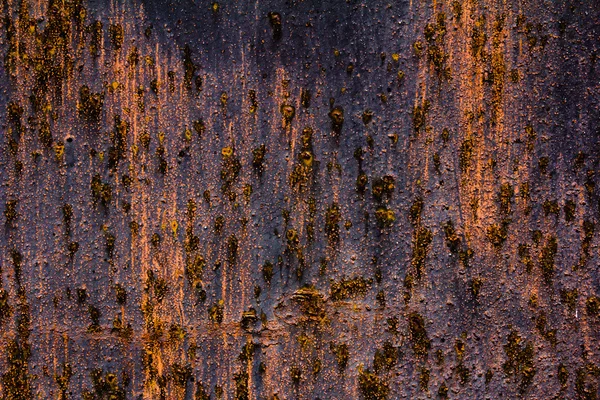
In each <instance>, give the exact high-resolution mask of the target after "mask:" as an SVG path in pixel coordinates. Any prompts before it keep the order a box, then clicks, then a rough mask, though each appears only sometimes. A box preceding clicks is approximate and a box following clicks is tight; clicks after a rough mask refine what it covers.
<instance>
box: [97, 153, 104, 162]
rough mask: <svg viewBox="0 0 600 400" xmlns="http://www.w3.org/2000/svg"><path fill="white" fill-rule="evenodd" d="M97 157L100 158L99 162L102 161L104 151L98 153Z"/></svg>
mask: <svg viewBox="0 0 600 400" xmlns="http://www.w3.org/2000/svg"><path fill="white" fill-rule="evenodd" d="M98 158H99V159H100V162H102V161H104V152H103V151H101V152H100V153H98Z"/></svg>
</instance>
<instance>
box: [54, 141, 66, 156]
mask: <svg viewBox="0 0 600 400" xmlns="http://www.w3.org/2000/svg"><path fill="white" fill-rule="evenodd" d="M54 152H55V153H56V160H58V161H61V160H62V158H63V156H64V155H65V144H64V143H63V142H57V143H56V144H55V145H54Z"/></svg>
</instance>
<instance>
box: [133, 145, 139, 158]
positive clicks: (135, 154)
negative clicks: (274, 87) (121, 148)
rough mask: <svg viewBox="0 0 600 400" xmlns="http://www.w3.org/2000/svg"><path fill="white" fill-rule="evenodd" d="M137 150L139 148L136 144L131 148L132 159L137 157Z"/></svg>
mask: <svg viewBox="0 0 600 400" xmlns="http://www.w3.org/2000/svg"><path fill="white" fill-rule="evenodd" d="M139 150H140V148H139V147H138V146H137V144H134V145H132V146H131V153H132V154H133V156H134V157H135V156H137V154H138V151H139Z"/></svg>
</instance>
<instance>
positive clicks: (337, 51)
mask: <svg viewBox="0 0 600 400" xmlns="http://www.w3.org/2000/svg"><path fill="white" fill-rule="evenodd" d="M333 55H334V56H336V57H339V56H340V51H339V50H338V49H334V50H333Z"/></svg>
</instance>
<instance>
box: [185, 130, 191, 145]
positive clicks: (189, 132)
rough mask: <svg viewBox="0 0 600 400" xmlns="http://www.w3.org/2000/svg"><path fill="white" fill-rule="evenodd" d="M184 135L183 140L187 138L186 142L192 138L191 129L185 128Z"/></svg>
mask: <svg viewBox="0 0 600 400" xmlns="http://www.w3.org/2000/svg"><path fill="white" fill-rule="evenodd" d="M184 137H185V140H187V141H188V142H189V141H190V140H192V131H191V129H190V128H185V131H184Z"/></svg>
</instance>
